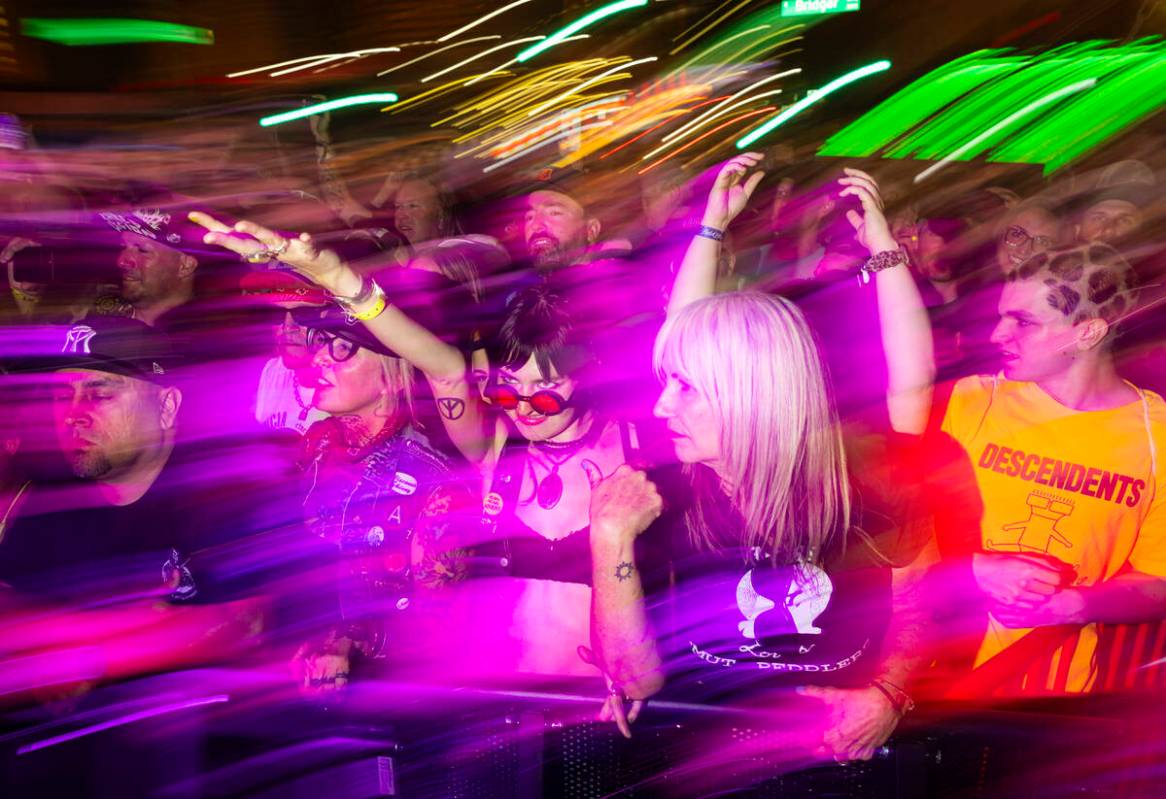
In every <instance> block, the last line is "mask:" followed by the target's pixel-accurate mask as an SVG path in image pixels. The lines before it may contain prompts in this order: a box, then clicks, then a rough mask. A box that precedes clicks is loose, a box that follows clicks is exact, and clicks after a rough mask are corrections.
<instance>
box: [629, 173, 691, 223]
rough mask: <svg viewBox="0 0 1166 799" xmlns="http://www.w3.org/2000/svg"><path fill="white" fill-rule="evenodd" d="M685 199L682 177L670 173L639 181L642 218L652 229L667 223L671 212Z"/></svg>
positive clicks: (685, 193)
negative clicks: (661, 176)
mask: <svg viewBox="0 0 1166 799" xmlns="http://www.w3.org/2000/svg"><path fill="white" fill-rule="evenodd" d="M685 199H687V191H686V186H685V183H684V178H682V177H680V176H678V175H670V176H668V177H666V178H664V179H659V178H655V179H654V178H651V177H650V176H649V177H648V178H646V179H645V180H643V181H641V183H640V202H641V204H642V205H643V208H644V220H645V221H646V222H647V223H648V226H649V227H651V228H652V229H653V230H658V229H660V228H662V227H664V225H665V224H667V222H668V220H669V219H670V218H671V217H672V214H673V213H675V212H676V209H678V208H679V207H680V206H681V204H683V203H684V201H685Z"/></svg>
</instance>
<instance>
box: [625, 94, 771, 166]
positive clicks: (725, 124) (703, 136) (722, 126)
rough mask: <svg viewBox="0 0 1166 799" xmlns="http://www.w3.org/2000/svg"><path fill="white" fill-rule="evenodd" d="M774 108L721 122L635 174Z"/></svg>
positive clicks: (747, 113)
mask: <svg viewBox="0 0 1166 799" xmlns="http://www.w3.org/2000/svg"><path fill="white" fill-rule="evenodd" d="M774 108H775V107H774V106H772V105H767V106H766V107H765V108H758V109H757V110H756V111H749V112H746V113H744V114H741V115H740V116H737V117H733V118H732V119H730V120H729V121H728V122H723V123H721V124H720V125H717V126H716V127H715V128H713V129H712V130H710V131H708V132H707V133H702V134H701V135H700V136H697V137H696V138H695V139H693V140H692V141H690V142H688V143H687V144H685V145H684V146H683V147H679V148H677V149H676V150H674V151H672V152H670V153H668V155H666V156H664V157H663V158H661V159H660V160H659V161H656V162H654V163H651V164H649V165H648V166H646V167H644V168H643V169H641V170H640V171H639V172H637V173H636V174H637V175H642V174H644V173H645V172H648V171H650V170H653V169H655V168H656V167H658V166H660V164H662V163H664V162H665V161H667V160H668V159H669V158H675V157H676V156H678V155H680V154H681V153H682V152H684V151H685V150H687V149H688V148H689V147H692V146H693V145H695V144H699V143H700V142H702V141H704V140H705V139H707V138H708V137H709V136H712V135H713V134H714V133H716V132H717V131H720V130H724V129H725V128H727V127H729V126H730V125H735V124H737V123H738V122H740V121H741V120H742V119H748V118H749V117H754V116H757V115H758V114H764V113H765V112H767V111H773V110H774Z"/></svg>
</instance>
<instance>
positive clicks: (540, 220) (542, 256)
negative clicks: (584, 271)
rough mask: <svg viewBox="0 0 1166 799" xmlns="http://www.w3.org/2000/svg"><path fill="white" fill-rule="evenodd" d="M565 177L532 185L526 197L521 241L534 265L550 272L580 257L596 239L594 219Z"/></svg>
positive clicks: (576, 260) (596, 220) (599, 227)
mask: <svg viewBox="0 0 1166 799" xmlns="http://www.w3.org/2000/svg"><path fill="white" fill-rule="evenodd" d="M565 180H566V179H565V178H559V179H558V180H554V181H552V180H550V179H548V180H547V181H545V182H544V184H543V185H536V186H535V187H534V190H533V191H531V192H530V193H529V194H528V195H527V196H526V208H525V214H524V216H523V227H522V234H523V241H525V242H526V252H527V254H528V255H529V256H530V259H531V262H532V263H533V264H534V266H535V268H536V269H538V270H540V271H551V270H554V269H560V268H562V267H564V266H569V265H571V264H573V263H577V262H579V261H580V260H582V259H583V257H584V256H585V255H586V254H587V250H588V248H589V247H591V245H593V244H595V242H596V241H597V240H598V238H599V232H600V230H601V229H602V226H601V225H600V222H599V220H598V219H597V218H595V217H594V216H592V215H590V214H589V213H588V210H587V208H586V207H584V205H583V203H582V201H581V199H580V197H579V193H578V192H577V191H572V190H571V186H569V185H568V184H567V183H566V182H565Z"/></svg>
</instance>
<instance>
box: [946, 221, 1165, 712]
mask: <svg viewBox="0 0 1166 799" xmlns="http://www.w3.org/2000/svg"><path fill="white" fill-rule="evenodd" d="M1135 304H1136V292H1135V286H1134V273H1133V270H1132V269H1131V268H1130V267H1129V265H1128V264H1127V263H1126V261H1125V260H1124V259H1123V258H1122V256H1121V255H1119V254H1118V252H1117V251H1116V250H1114V249H1112V248H1111V247H1109V246H1107V245H1104V244H1099V243H1094V244H1084V245H1079V246H1075V247H1068V248H1060V249H1053V250H1050V251H1047V252H1044V253H1040V254H1038V255H1035V256H1033V257H1031V258H1029V259H1028V260H1026V261H1025V262H1023V263H1022V264H1021V265H1020V266H1019V267H1017V268H1016V269H1015V270H1014V271H1013V272H1012V273H1011V274H1009V275H1008V277H1007V281H1006V283H1005V285H1004V289H1003V292H1002V294H1001V298H1000V304H999V309H998V310H999V315H1000V320H999V322H998V324H997V326H996V329H995V330H994V331H993V334H992V342H993V343H994V344H995V345H996V346H997V347H999V348H1000V351H1001V355H1002V359H1003V364H1004V366H1003V372H1002V373H1001V374H999V375H996V376H975V377H968V378H964V379H963V380H960V381H959V382H958V383H956V385H955V387H954V389H953V391H952V395H951V399H950V402H949V404H948V406H947V408H946V411H945V413H944V415H943V421H942V429H943V431H944V432H946V433H947V434H949V435H950V436H951V437H952V438H954V439H955V440H956V441H957V442H958V443H959V444H960V445H961V447H962V448H963V450H964V451H966V453H967V456H968V458H969V459H970V461H971V471H972V472H973V474H974V483H975V489H976V491H977V492H978V495H979V496H978V498H976V499H977V501H978V502H982V506H983V511H982V513H981V514H980V515H979V517H978V519H977V521H978V524H979V529H978V530H975V529H971V530H967V529H964V530H959V529H950V528H949V529H940V530H939V534H940V536H941V539H940V540H941V542H942V541H944V539H945V538H946V539H947V541H948V542H949V543H950V542H952V541H959V540H963V541H965V542H966V541H968V540H969V539H974V541H975V543H974V545H973V546H972V549H973V550H974V551H973V552H972V554H971V555H970V557H971V573H972V575H973V577H974V585H975V589H976V594H977V599H979V600H981V601H979V602H976V603H969V606H970V605H974V606H975V608H976V609H975V611H973V612H974V613H977V614H980V615H979V616H978V617H977V619H976V620H977V621H978V622H979V623H981V624H982V630H983V635H982V637H980V638H979V641H980V643H979V647H978V650H977V651H976V653H975V656H974V661H973V664H972V668H973V670H972V672H971V675H970V679H971V682H970V683H968V682H967V679H965V684H971V685H976V686H977V687H976V690H975V693H978V694H980V695H984V694H995V695H1003V696H1016V695H1032V694H1048V693H1050V692H1051V693H1055V694H1072V693H1081V692H1091V691H1099V690H1107V689H1110V688H1113V687H1115V686H1116V685H1117V684H1118V683H1119V682H1120V678H1119V677H1118V676H1117V675H1118V673H1119V672H1121V671H1122V670H1123V669H1126V670H1127V671H1126V673H1128V663H1126V664H1124V665H1123V663H1122V662H1121V661H1122V658H1123V657H1124V658H1125V659H1126V660H1127V661H1128V660H1131V659H1137V658H1138V657H1139V655H1138V654H1137V653H1135V652H1134V651H1133V648H1132V647H1130V646H1128V645H1126V644H1127V643H1129V642H1118V641H1116V640H1115V637H1117V636H1119V635H1125V634H1126V633H1121V632H1120V631H1121V630H1123V629H1124V630H1127V631H1128V630H1129V629H1131V628H1129V627H1127V626H1125V625H1129V624H1135V623H1142V622H1147V623H1148V622H1152V621H1154V620H1157V619H1160V618H1163V617H1166V474H1164V472H1163V466H1162V465H1161V464H1160V463H1159V460H1160V459H1159V453H1166V403H1164V402H1163V400H1162V398H1161V397H1160V396H1158V395H1157V394H1155V393H1153V392H1149V391H1145V390H1143V389H1140V388H1138V387H1137V386H1134V385H1133V384H1131V383H1129V382H1127V381H1126V380H1124V379H1122V377H1121V376H1120V375H1119V374H1118V371H1117V368H1116V366H1115V363H1114V357H1113V353H1112V342H1113V339H1114V337H1115V329H1116V328H1117V327H1118V326H1119V324H1120V323H1121V322H1122V320H1123V319H1124V318H1125V317H1127V316H1128V315H1129V314H1130V312H1131V310H1132V309H1133V308H1134V307H1135ZM970 526H971V527H973V528H974V526H975V522H974V521H973V522H972V523H971V525H970ZM951 548H952V547H950V546H949V550H950V549H951ZM985 611H986V612H985ZM1149 640H1150V641H1153V640H1154V636H1153V635H1150V636H1149ZM1099 641H1100V646H1101V647H1103V648H1104V647H1106V646H1109V647H1111V650H1106V652H1105V657H1100V656H1099ZM1142 659H1143V660H1146V659H1147V658H1145V657H1142ZM977 675H980V676H984V675H990V679H989V678H987V677H985V678H984V679H980V680H978V681H977V679H976V677H977Z"/></svg>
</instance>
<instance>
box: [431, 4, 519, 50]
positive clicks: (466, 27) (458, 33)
mask: <svg viewBox="0 0 1166 799" xmlns="http://www.w3.org/2000/svg"><path fill="white" fill-rule="evenodd" d="M529 2H530V0H515V2H513V3H511V4H510V5H506V6H502V8H499V9H498V10H497V11H491V12H490V13H489V14H487V15H486V16H484V17H478V18H477V19H476V20H474V21H473V22H471V23H469V24H468V25H463V26H461V27H460V28H458V29H457V30H455V31H450V32H449V33H447V34H445V35H444V36H442V37H441V38H440V39H438V40H437V41H439V42H448V41H449V40H450V39H453V38H455V37H457V36H461V35H462V34H463V33H465V32H466V31H468V30H472V29H473V28H476V27H478V26H479V25H481V24H482V23H483V22H488V21H490V20H492V19H494V17H496V16H498V15H500V14H505V13H506V12H507V11H509V10H510V9H512V8H518V7H519V6H521V5H525V4H526V3H529Z"/></svg>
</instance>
